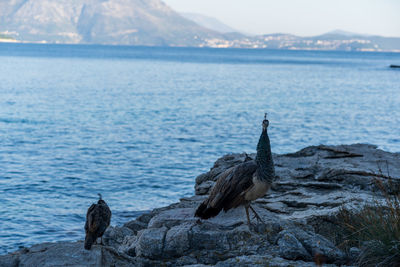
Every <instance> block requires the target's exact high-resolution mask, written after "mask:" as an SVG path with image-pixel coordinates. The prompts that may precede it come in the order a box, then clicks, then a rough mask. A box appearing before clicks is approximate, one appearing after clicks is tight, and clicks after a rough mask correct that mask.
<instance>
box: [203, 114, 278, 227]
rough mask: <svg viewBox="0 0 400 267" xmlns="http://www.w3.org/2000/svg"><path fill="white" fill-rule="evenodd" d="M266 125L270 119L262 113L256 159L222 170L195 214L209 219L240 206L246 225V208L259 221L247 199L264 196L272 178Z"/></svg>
mask: <svg viewBox="0 0 400 267" xmlns="http://www.w3.org/2000/svg"><path fill="white" fill-rule="evenodd" d="M268 125H269V121H268V120H267V114H266V113H265V115H264V120H263V122H262V132H261V136H260V139H259V141H258V144H257V156H256V159H255V161H254V160H245V161H244V162H243V163H240V164H239V165H237V166H234V167H232V168H230V169H228V170H226V171H225V172H224V173H222V174H221V175H220V177H219V178H218V180H217V182H216V184H215V186H214V187H213V189H212V190H211V193H210V195H209V197H208V198H207V199H206V200H204V202H203V203H201V204H200V206H199V207H198V208H197V210H196V213H195V216H196V217H200V218H202V219H208V218H211V217H214V216H217V215H218V213H219V212H220V211H221V210H222V209H223V210H224V211H228V210H229V209H232V208H236V207H238V206H240V205H243V206H244V207H245V210H246V216H247V223H248V225H249V226H250V217H249V208H250V209H251V210H252V211H253V213H254V215H255V217H256V218H257V220H260V221H262V220H261V218H260V216H259V215H258V214H257V213H256V211H255V210H254V209H253V208H252V207H251V206H250V202H251V201H253V200H256V199H257V198H260V197H262V196H264V195H265V194H266V193H267V191H268V190H269V188H270V187H271V184H272V182H273V180H274V178H275V168H274V162H273V159H272V153H271V145H270V141H269V137H268V133H267V128H268Z"/></svg>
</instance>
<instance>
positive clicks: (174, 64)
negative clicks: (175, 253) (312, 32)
mask: <svg viewBox="0 0 400 267" xmlns="http://www.w3.org/2000/svg"><path fill="white" fill-rule="evenodd" d="M391 64H397V65H400V53H383V52H382V53H379V52H376V53H375V52H328V51H284V50H266V49H212V48H167V47H130V46H96V45H50V44H0V214H1V215H0V254H4V253H7V252H11V251H14V250H16V249H18V248H21V247H27V246H30V245H32V244H35V243H41V242H55V241H65V240H81V239H83V238H84V229H83V227H84V224H85V216H86V211H87V209H88V207H89V206H90V205H91V204H92V203H94V202H96V201H97V199H98V196H97V194H98V193H101V194H102V196H103V199H104V200H105V201H106V202H107V203H108V204H109V206H110V208H111V210H112V214H113V215H112V221H111V224H112V225H122V224H124V223H125V222H128V221H129V220H132V219H134V218H135V217H137V216H138V215H139V214H141V213H143V211H148V210H151V209H153V208H157V207H161V206H165V205H168V204H171V203H174V202H177V201H179V199H180V198H183V197H189V196H192V195H193V194H194V181H195V178H196V176H197V175H199V174H201V173H203V172H206V171H208V170H209V169H210V168H211V167H212V165H213V163H214V162H215V161H216V160H217V159H218V158H219V157H221V156H223V155H225V154H228V153H242V152H247V153H253V152H255V148H256V144H257V141H258V138H259V135H260V132H261V122H262V120H263V117H264V113H268V119H269V121H270V126H269V135H270V139H271V146H272V151H273V152H274V153H289V152H295V151H297V150H299V149H302V148H304V147H306V146H311V145H319V144H326V145H338V144H353V143H370V144H375V145H377V146H378V148H379V149H384V150H387V151H391V152H400V70H399V69H391V68H389V65H391Z"/></svg>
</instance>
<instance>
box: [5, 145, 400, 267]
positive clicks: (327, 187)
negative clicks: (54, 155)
mask: <svg viewBox="0 0 400 267" xmlns="http://www.w3.org/2000/svg"><path fill="white" fill-rule="evenodd" d="M250 156H251V157H252V158H254V156H255V155H254V154H252V155H250ZM244 157H245V154H229V155H225V156H223V157H221V158H220V159H218V160H217V161H216V162H215V164H214V166H213V167H212V168H211V169H210V171H209V172H207V173H204V174H200V175H199V176H198V177H197V178H196V184H195V196H193V197H190V198H184V199H181V201H180V202H178V203H174V204H172V205H169V206H167V207H163V208H158V209H154V210H153V211H151V212H149V213H144V214H143V215H141V216H139V217H138V218H137V219H136V220H133V221H130V222H127V223H125V224H124V225H123V226H114V227H109V229H108V230H107V231H106V233H105V235H104V241H105V244H106V245H105V246H103V247H102V246H99V245H95V246H94V247H93V249H92V250H91V251H85V250H84V249H83V242H82V241H77V242H58V243H42V244H38V245H34V246H32V247H31V248H23V249H20V250H18V251H16V252H13V253H9V254H6V255H2V256H0V266H57V265H62V266H113V265H116V266H159V265H160V264H163V265H165V266H189V265H192V266H232V265H237V266H265V265H266V264H268V266H289V265H294V266H310V264H311V265H313V264H315V263H326V264H329V265H327V266H339V265H341V266H344V265H353V264H354V262H352V260H354V255H351V254H349V252H348V251H344V250H343V249H340V248H338V247H337V244H335V238H334V236H333V234H334V233H335V232H334V231H333V229H335V223H336V221H335V220H336V215H337V213H338V212H339V210H340V209H341V208H342V207H347V208H350V209H357V208H359V207H361V205H363V204H364V203H366V202H374V201H384V196H382V195H380V194H379V190H378V188H377V187H376V183H375V181H376V180H377V179H378V180H381V181H382V183H383V184H384V185H388V184H389V182H390V186H391V189H392V190H393V191H394V192H395V191H396V190H399V189H400V153H390V152H385V151H382V150H380V149H377V147H376V146H374V145H367V144H354V145H339V146H324V145H320V146H311V147H306V148H304V149H302V150H300V151H298V152H295V153H290V154H283V155H274V162H275V169H276V176H277V177H276V180H275V183H274V185H273V187H272V189H271V191H270V192H269V193H267V195H266V196H265V197H264V198H261V199H258V200H257V201H255V203H254V208H255V209H256V210H257V212H258V213H259V214H260V216H261V217H262V218H263V220H264V222H265V224H260V223H257V224H255V225H254V229H249V227H248V226H247V224H246V219H245V216H244V209H243V208H240V207H239V208H237V209H234V210H230V211H228V212H226V213H224V212H222V213H221V214H219V215H218V216H217V217H215V218H212V219H209V220H206V221H201V222H199V221H198V219H197V218H194V217H193V214H194V210H195V208H196V207H197V206H198V205H199V203H200V202H201V201H203V200H204V198H205V197H206V195H207V194H208V193H209V191H210V189H211V188H212V186H213V185H214V183H215V180H216V179H217V178H218V176H219V175H220V174H221V173H222V172H223V171H225V170H226V169H228V168H230V167H232V166H235V165H236V164H238V163H241V162H242V161H243V160H244ZM83 234H84V233H82V236H83ZM352 251H353V252H352V253H353V254H354V253H355V254H357V253H358V252H357V248H354V249H353V250H352ZM354 251H355V252H354ZM324 266H325V265H324Z"/></svg>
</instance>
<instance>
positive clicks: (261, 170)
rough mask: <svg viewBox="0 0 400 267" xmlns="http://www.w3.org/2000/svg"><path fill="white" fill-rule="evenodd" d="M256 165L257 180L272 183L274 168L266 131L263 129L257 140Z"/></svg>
mask: <svg viewBox="0 0 400 267" xmlns="http://www.w3.org/2000/svg"><path fill="white" fill-rule="evenodd" d="M256 163H257V165H258V169H257V176H258V179H260V180H263V181H266V182H269V183H272V181H273V180H274V178H275V168H274V161H273V159H272V153H271V144H270V142H269V137H268V133H267V129H265V130H264V129H263V131H262V133H261V136H260V139H259V140H258V144H257V156H256Z"/></svg>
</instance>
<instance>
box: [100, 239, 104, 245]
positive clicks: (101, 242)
mask: <svg viewBox="0 0 400 267" xmlns="http://www.w3.org/2000/svg"><path fill="white" fill-rule="evenodd" d="M100 244H101V245H102V246H104V243H103V237H100Z"/></svg>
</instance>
